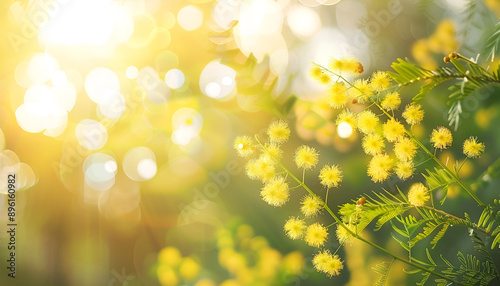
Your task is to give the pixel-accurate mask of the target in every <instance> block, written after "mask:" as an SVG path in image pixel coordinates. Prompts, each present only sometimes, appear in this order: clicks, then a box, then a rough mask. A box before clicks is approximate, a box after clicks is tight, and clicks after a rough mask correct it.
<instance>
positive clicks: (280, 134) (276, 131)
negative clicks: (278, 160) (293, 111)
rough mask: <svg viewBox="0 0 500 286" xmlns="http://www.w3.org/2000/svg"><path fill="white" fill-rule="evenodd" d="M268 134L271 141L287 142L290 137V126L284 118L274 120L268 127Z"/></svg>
mask: <svg viewBox="0 0 500 286" xmlns="http://www.w3.org/2000/svg"><path fill="white" fill-rule="evenodd" d="M267 136H269V140H270V141H271V142H275V143H278V144H281V143H283V142H286V141H287V140H288V138H289V137H290V127H288V123H287V122H286V121H283V120H278V121H274V122H273V123H271V125H269V128H268V129H267Z"/></svg>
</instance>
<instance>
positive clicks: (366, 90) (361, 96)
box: [350, 79, 373, 103]
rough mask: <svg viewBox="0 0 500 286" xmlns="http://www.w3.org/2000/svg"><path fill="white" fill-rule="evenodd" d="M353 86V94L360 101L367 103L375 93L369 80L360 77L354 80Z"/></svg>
mask: <svg viewBox="0 0 500 286" xmlns="http://www.w3.org/2000/svg"><path fill="white" fill-rule="evenodd" d="M353 86H354V87H353V88H351V89H350V91H351V96H352V97H353V98H355V99H356V100H357V101H358V102H359V103H365V102H367V101H368V98H370V97H371V96H372V95H373V89H372V88H371V86H370V84H369V83H368V81H367V80H364V79H358V80H356V81H354V84H353Z"/></svg>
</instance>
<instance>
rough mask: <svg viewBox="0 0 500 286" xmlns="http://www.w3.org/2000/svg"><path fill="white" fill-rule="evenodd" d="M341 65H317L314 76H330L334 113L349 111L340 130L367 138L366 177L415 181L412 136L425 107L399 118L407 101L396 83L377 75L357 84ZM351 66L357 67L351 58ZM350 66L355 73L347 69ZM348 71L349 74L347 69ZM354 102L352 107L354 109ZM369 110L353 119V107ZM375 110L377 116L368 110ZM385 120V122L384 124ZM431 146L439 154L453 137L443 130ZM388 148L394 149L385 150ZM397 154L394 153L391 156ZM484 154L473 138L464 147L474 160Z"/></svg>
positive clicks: (343, 114)
mask: <svg viewBox="0 0 500 286" xmlns="http://www.w3.org/2000/svg"><path fill="white" fill-rule="evenodd" d="M342 61H344V59H340V60H335V59H334V60H331V63H335V65H334V67H333V66H332V64H331V65H330V67H329V68H326V67H323V66H321V65H317V64H315V65H314V67H313V70H319V71H321V73H319V72H317V73H313V77H314V78H316V79H318V80H320V78H319V77H317V76H316V77H315V76H314V74H316V75H319V74H328V75H329V76H330V77H329V81H328V83H326V84H328V87H329V88H328V99H329V103H330V106H331V107H333V108H345V109H344V110H343V111H341V112H340V114H339V115H338V117H337V120H336V122H335V123H336V124H337V125H340V124H348V125H349V126H350V127H352V129H353V130H358V131H359V132H360V133H361V134H362V135H363V138H362V143H361V146H362V148H363V151H364V152H365V153H366V154H367V155H370V156H372V159H371V160H370V162H369V163H368V166H367V174H368V176H370V178H371V179H372V181H374V182H376V183H382V182H384V181H385V180H387V179H388V178H389V177H390V176H391V175H392V174H396V176H397V177H398V178H399V179H401V180H407V179H409V178H411V177H412V176H413V174H414V172H415V164H414V163H415V162H414V161H413V159H414V158H415V156H416V154H417V151H418V149H419V146H420V144H419V142H417V139H416V138H415V136H414V135H413V127H414V126H415V125H418V124H420V123H421V122H422V120H423V119H424V110H423V108H422V106H421V105H420V104H417V103H411V104H408V105H406V106H405V108H404V110H402V112H401V113H400V116H398V111H399V109H400V107H401V103H402V99H401V96H400V94H399V92H398V87H397V86H394V87H393V86H392V80H391V78H390V77H389V75H388V74H387V73H386V72H382V71H376V72H374V73H373V74H372V75H371V76H370V77H369V79H357V80H355V81H354V82H353V83H351V82H349V81H348V80H346V79H345V77H344V76H343V75H344V74H354V75H356V73H352V66H354V65H347V64H345V65H343V64H340V62H342ZM349 61H350V62H355V60H354V59H353V58H349ZM347 66H349V67H350V68H347ZM343 67H344V68H343ZM349 102H351V103H349ZM365 103H366V104H369V106H367V107H366V108H364V109H363V110H362V111H360V112H358V113H354V112H353V111H352V109H351V108H348V105H349V104H358V105H359V104H365ZM372 106H376V107H378V108H377V110H375V111H372V110H370V109H368V108H370V107H372ZM383 117H386V118H387V119H386V120H385V122H381V119H382V118H383ZM430 142H431V143H432V146H433V147H434V148H436V149H439V150H443V149H447V148H448V147H450V146H451V144H452V142H453V136H452V133H451V131H450V130H448V129H447V128H445V127H442V126H441V127H438V128H436V129H434V130H433V131H432V133H431V134H430ZM386 143H391V145H392V148H391V149H390V150H389V151H388V150H386V148H387V145H388V144H386ZM390 151H392V152H390ZM483 151H484V144H482V143H479V142H477V139H475V138H469V139H468V140H467V141H466V142H465V143H464V154H465V155H466V156H467V157H469V158H475V157H478V156H479V155H480V154H481V153H482V152H483Z"/></svg>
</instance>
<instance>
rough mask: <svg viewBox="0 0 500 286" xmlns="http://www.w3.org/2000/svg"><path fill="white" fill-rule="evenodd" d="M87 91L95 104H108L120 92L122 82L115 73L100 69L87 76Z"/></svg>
mask: <svg viewBox="0 0 500 286" xmlns="http://www.w3.org/2000/svg"><path fill="white" fill-rule="evenodd" d="M85 91H86V92H87V95H88V96H89V97H90V99H91V100H92V101H93V102H95V103H98V104H106V103H109V102H111V101H112V100H113V99H114V98H115V96H116V94H117V93H119V92H120V81H119V80H118V76H116V74H115V72H114V71H112V70H110V69H107V68H102V67H98V68H95V69H93V70H92V71H90V72H89V73H88V74H87V77H86V78H85Z"/></svg>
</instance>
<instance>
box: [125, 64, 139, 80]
mask: <svg viewBox="0 0 500 286" xmlns="http://www.w3.org/2000/svg"><path fill="white" fill-rule="evenodd" d="M125 75H126V76H127V78H128V79H136V78H137V76H138V75H139V70H138V69H137V68H136V67H134V66H129V67H128V68H127V69H126V70H125Z"/></svg>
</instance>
